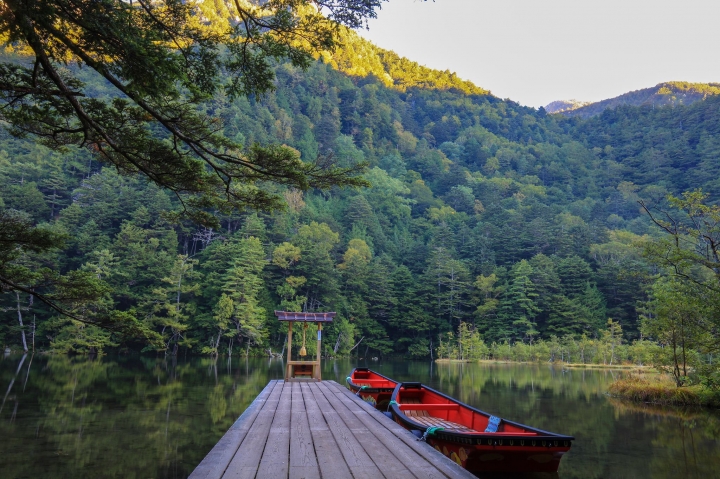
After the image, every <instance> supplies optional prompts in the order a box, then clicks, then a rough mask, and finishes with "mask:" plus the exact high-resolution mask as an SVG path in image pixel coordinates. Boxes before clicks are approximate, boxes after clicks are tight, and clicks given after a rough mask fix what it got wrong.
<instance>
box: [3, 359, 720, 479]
mask: <svg viewBox="0 0 720 479" xmlns="http://www.w3.org/2000/svg"><path fill="white" fill-rule="evenodd" d="M354 366H368V367H371V368H372V369H375V370H377V371H378V372H380V373H382V374H385V375H387V376H390V377H392V378H395V379H398V380H406V381H410V380H412V381H422V382H424V383H426V384H428V385H430V386H432V387H434V388H436V389H439V390H441V391H443V392H445V393H447V394H449V395H451V396H454V397H456V398H459V399H460V400H462V401H464V402H466V403H468V404H470V405H472V406H475V407H478V408H480V409H484V410H486V411H488V412H490V413H493V414H495V415H498V416H501V417H505V418H507V419H511V420H515V421H519V422H522V423H527V424H529V425H532V426H536V427H539V428H542V429H546V430H550V431H554V432H558V433H562V434H570V435H574V436H575V439H576V440H575V442H574V443H573V447H572V449H571V451H570V452H569V453H568V454H567V455H566V456H565V457H564V458H563V461H562V464H561V466H560V471H559V477H560V478H562V479H567V478H713V477H715V478H718V477H720V414H718V413H717V412H710V411H702V410H701V411H695V410H678V409H657V408H649V407H643V406H638V405H634V404H629V403H625V402H621V401H617V400H614V399H611V398H608V397H607V396H605V394H604V391H605V390H606V388H607V385H608V384H609V383H610V382H611V381H612V380H613V376H615V377H617V375H618V374H622V373H619V372H616V371H597V370H567V371H563V370H562V369H561V368H558V367H553V366H550V365H526V364H433V363H430V362H409V361H379V362H370V363H365V362H364V361H360V362H359V363H358V361H354V360H352V361H351V360H338V361H332V360H328V361H325V362H324V364H323V367H324V370H323V379H333V380H335V381H338V382H340V383H344V381H345V377H346V376H347V375H348V374H349V372H350V370H351V369H352V368H353V367H354ZM282 376H283V363H282V362H281V361H280V360H277V359H274V360H267V359H266V360H261V359H250V360H245V359H243V358H233V360H232V361H228V360H227V359H224V358H220V359H218V360H217V361H213V360H210V359H203V358H187V359H184V358H178V359H177V360H172V359H167V360H166V359H164V358H163V359H156V358H154V357H104V358H101V359H97V360H88V359H84V358H75V359H71V358H67V357H48V356H35V357H32V358H31V357H30V356H29V355H28V356H26V357H24V358H23V357H22V356H19V355H12V356H7V357H4V358H1V359H0V394H2V395H3V400H2V403H1V405H0V477H2V478H3V479H10V478H24V477H27V478H33V479H37V478H84V477H88V478H101V477H113V478H139V479H140V478H142V479H147V478H155V477H157V478H184V477H187V475H188V474H190V472H192V470H193V469H194V468H195V466H196V465H197V464H198V463H199V462H200V461H201V460H202V458H203V457H204V456H205V455H206V454H207V453H208V451H209V450H210V449H211V448H212V447H213V446H214V445H215V443H216V442H217V441H218V440H219V439H220V437H221V436H222V435H223V433H224V432H225V431H226V430H227V429H228V428H229V427H230V425H231V424H232V423H233V422H234V421H235V419H236V418H237V417H238V416H239V415H240V414H241V413H242V412H243V410H244V409H245V408H246V407H247V405H248V404H250V402H252V400H253V399H254V398H255V396H256V395H257V394H258V393H259V392H260V391H261V390H262V388H263V387H264V386H265V385H266V383H267V382H268V380H270V379H281V378H282Z"/></svg>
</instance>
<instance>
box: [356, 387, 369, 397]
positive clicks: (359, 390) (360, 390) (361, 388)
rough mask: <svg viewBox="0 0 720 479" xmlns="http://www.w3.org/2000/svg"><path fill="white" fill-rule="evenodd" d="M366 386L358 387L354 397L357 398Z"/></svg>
mask: <svg viewBox="0 0 720 479" xmlns="http://www.w3.org/2000/svg"><path fill="white" fill-rule="evenodd" d="M366 388H367V386H360V389H358V391H357V392H356V393H355V395H356V396H359V395H360V393H361V392H362V390H363V389H366Z"/></svg>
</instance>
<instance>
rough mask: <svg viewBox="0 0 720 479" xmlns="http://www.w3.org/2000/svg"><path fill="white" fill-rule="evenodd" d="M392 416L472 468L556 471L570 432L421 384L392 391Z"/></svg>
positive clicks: (467, 467) (401, 386) (448, 454)
mask: <svg viewBox="0 0 720 479" xmlns="http://www.w3.org/2000/svg"><path fill="white" fill-rule="evenodd" d="M390 409H391V411H392V415H393V419H394V420H395V421H396V422H397V423H399V424H401V425H402V426H403V427H405V428H406V429H409V430H410V431H413V432H414V434H416V435H418V436H421V437H423V438H424V439H425V440H426V441H427V443H428V444H430V445H431V446H433V447H434V448H435V449H436V450H438V451H440V452H442V453H443V454H445V455H446V456H448V457H450V458H451V459H452V460H454V461H455V462H456V463H458V464H459V465H461V466H462V467H464V468H465V469H467V470H468V471H470V472H472V473H480V472H501V473H503V472H556V471H557V469H558V467H559V466H560V459H562V456H563V454H565V453H566V452H567V451H569V450H570V446H571V444H572V441H573V439H574V437H572V436H564V435H561V434H555V433H552V432H547V431H543V430H541V429H536V428H533V427H530V426H526V425H524V424H519V423H516V422H513V421H508V420H506V419H501V418H499V417H495V416H493V415H491V414H488V413H486V412H484V411H481V410H479V409H475V408H474V407H471V406H468V405H467V404H464V403H462V402H460V401H458V400H456V399H454V398H452V397H450V396H447V395H445V394H443V393H441V392H439V391H435V390H434V389H431V388H429V387H427V386H425V385H423V384H420V383H399V384H398V385H397V386H396V387H395V389H394V390H393V393H392V396H391V400H390Z"/></svg>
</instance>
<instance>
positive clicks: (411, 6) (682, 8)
mask: <svg viewBox="0 0 720 479" xmlns="http://www.w3.org/2000/svg"><path fill="white" fill-rule="evenodd" d="M718 22H720V1H717V0H714V1H710V0H704V1H702V0H683V1H666V0H653V1H650V0H597V1H589V0H436V1H435V2H432V0H431V1H422V0H389V1H388V2H387V3H384V4H383V8H382V10H381V11H380V12H379V13H378V18H377V20H373V21H371V22H370V30H369V31H361V32H360V34H361V35H363V36H364V37H365V38H368V39H369V40H371V41H373V42H374V43H375V44H376V45H378V46H380V47H382V48H386V49H390V50H394V51H396V52H397V53H399V54H400V55H402V56H405V57H407V58H409V59H411V60H414V61H417V62H418V63H421V64H423V65H426V66H428V67H431V68H436V69H440V70H445V69H447V70H450V71H454V72H456V73H457V74H458V75H459V76H460V77H461V78H464V79H467V80H470V81H472V82H473V83H475V84H477V85H479V86H481V87H483V88H486V89H489V90H490V91H492V93H493V94H494V95H496V96H499V97H501V98H510V99H512V100H515V101H517V102H519V103H521V104H523V105H530V106H534V107H539V106H543V105H546V104H548V103H550V102H551V101H553V100H566V99H577V100H585V101H597V100H602V99H605V98H611V97H614V96H618V95H620V94H622V93H625V92H628V91H631V90H638V89H640V88H647V87H650V86H654V85H656V84H658V83H660V82H663V81H671V80H685V81H692V82H703V83H707V82H720V55H719V54H718V47H720V25H719V24H718Z"/></svg>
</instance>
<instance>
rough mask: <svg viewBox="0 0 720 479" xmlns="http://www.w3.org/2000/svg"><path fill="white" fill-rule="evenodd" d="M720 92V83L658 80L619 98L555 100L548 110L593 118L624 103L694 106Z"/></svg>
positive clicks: (630, 104) (654, 105)
mask: <svg viewBox="0 0 720 479" xmlns="http://www.w3.org/2000/svg"><path fill="white" fill-rule="evenodd" d="M718 94H720V83H690V82H680V81H672V82H665V83H658V84H657V85H655V86H654V87H652V88H643V89H642V90H635V91H631V92H628V93H624V94H622V95H620V96H618V97H615V98H608V99H607V100H602V101H598V102H595V103H592V102H579V101H577V100H570V101H554V102H552V103H550V104H548V105H547V106H545V110H546V111H547V112H548V113H562V114H563V115H565V116H568V117H574V116H578V117H580V118H590V117H593V116H596V115H599V114H600V113H602V112H604V111H605V110H607V109H614V108H617V107H620V106H649V107H651V108H656V107H660V106H678V105H691V104H693V103H695V102H697V101H700V100H704V99H706V98H708V97H711V96H715V95H718Z"/></svg>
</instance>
